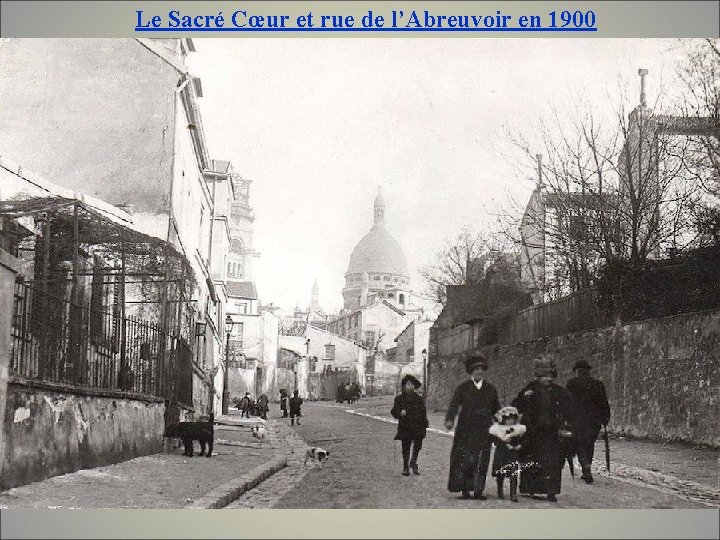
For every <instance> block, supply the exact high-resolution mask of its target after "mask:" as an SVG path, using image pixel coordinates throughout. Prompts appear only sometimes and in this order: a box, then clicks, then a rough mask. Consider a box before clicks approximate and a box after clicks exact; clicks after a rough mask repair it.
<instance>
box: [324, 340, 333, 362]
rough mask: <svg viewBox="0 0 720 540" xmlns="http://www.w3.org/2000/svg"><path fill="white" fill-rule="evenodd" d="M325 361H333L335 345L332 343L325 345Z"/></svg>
mask: <svg viewBox="0 0 720 540" xmlns="http://www.w3.org/2000/svg"><path fill="white" fill-rule="evenodd" d="M325 360H335V345H333V344H332V343H328V344H327V345H325Z"/></svg>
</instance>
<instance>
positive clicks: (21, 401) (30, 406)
mask: <svg viewBox="0 0 720 540" xmlns="http://www.w3.org/2000/svg"><path fill="white" fill-rule="evenodd" d="M164 415H165V405H164V403H163V402H162V401H160V400H157V401H144V400H143V401H140V400H135V399H129V398H120V397H107V396H105V397H104V396H98V395H78V394H72V393H68V392H62V391H59V390H50V389H49V388H47V387H43V388H34V387H32V386H28V385H26V384H18V383H17V382H15V381H11V384H9V385H8V389H7V406H6V409H5V418H4V424H3V429H4V430H5V440H4V448H3V463H2V478H1V479H0V488H2V489H9V488H11V487H15V486H19V485H23V484H27V483H30V482H35V481H38V480H43V479H45V478H49V477H51V476H55V475H58V474H64V473H68V472H72V471H76V470H78V469H87V468H92V467H98V466H101V465H107V464H109V463H116V462H119V461H123V460H126V459H131V458H134V457H137V456H142V455H147V454H153V453H156V452H161V451H162V450H163V430H164V427H165V421H164Z"/></svg>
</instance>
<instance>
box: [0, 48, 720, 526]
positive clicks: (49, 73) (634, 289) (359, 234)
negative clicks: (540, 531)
mask: <svg viewBox="0 0 720 540" xmlns="http://www.w3.org/2000/svg"><path fill="white" fill-rule="evenodd" d="M145 35H149V34H145ZM177 35H178V36H179V35H181V34H177ZM183 35H184V34H183ZM719 396H720V40H719V39H717V38H710V39H701V38H692V39H690V38H688V39H655V38H652V39H650V38H643V39H606V38H597V39H583V38H572V39H570V38H565V36H562V37H554V38H536V37H532V38H523V39H519V38H518V39H515V38H511V39H499V38H484V39H478V38H470V37H468V38H465V37H461V38H455V39H440V38H436V37H435V36H431V37H427V38H423V39H399V38H398V39H395V38H387V39H373V38H362V37H361V38H352V39H351V38H336V39H323V38H292V39H290V38H282V37H280V38H278V37H274V36H273V37H268V36H263V38H262V39H249V38H234V39H226V36H220V37H212V38H204V37H195V36H191V37H181V38H177V39H171V38H164V37H163V38H92V39H91V38H67V39H66V38H36V39H33V38H2V39H0V468H1V469H0V470H1V473H2V474H1V477H0V508H2V509H20V508H33V509H98V508H113V509H120V508H124V509H188V510H189V509H225V510H234V509H270V508H273V509H406V508H412V509H465V510H470V509H473V510H482V509H495V510H497V509H514V510H533V509H546V510H547V509H718V508H720V468H719V466H718V464H719V459H720V454H719V450H720V424H719V423H718V418H720V397H719ZM252 515H253V514H252V513H246V514H244V516H245V517H244V519H252ZM530 515H532V514H530ZM553 515H555V514H553ZM557 515H558V516H560V515H561V514H557ZM408 527H409V528H410V529H412V527H413V524H412V520H410V518H409V522H408ZM418 537H422V536H418Z"/></svg>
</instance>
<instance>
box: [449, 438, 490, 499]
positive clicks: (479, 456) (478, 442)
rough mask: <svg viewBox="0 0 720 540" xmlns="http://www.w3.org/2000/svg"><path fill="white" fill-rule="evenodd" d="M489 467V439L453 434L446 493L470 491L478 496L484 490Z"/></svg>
mask: <svg viewBox="0 0 720 540" xmlns="http://www.w3.org/2000/svg"><path fill="white" fill-rule="evenodd" d="M489 465H490V439H489V438H485V439H479V438H478V437H477V436H476V435H475V434H470V435H469V436H467V435H466V436H463V435H462V434H459V433H455V438H454V440H453V446H452V450H451V451H450V478H449V480H448V491H450V492H451V493H456V492H458V491H472V492H474V493H476V494H480V493H482V492H483V490H484V489H485V477H486V476H487V472H488V466H489Z"/></svg>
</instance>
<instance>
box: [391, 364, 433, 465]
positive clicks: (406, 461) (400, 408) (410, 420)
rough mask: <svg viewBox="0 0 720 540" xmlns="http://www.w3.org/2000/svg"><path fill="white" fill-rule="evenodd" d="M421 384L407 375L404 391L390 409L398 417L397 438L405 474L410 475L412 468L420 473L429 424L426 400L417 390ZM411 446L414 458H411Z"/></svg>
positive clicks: (403, 386) (403, 385) (404, 380)
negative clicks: (421, 452) (419, 457)
mask: <svg viewBox="0 0 720 540" xmlns="http://www.w3.org/2000/svg"><path fill="white" fill-rule="evenodd" d="M420 386H422V385H421V384H420V381H418V380H417V379H416V378H415V377H413V376H412V375H405V377H403V380H402V393H401V394H400V395H399V396H397V397H396V398H395V403H394V404H393V408H392V410H391V411H390V414H392V415H393V416H394V417H395V418H397V419H398V430H397V435H395V439H396V440H399V441H400V442H401V443H402V456H403V476H410V468H412V471H413V473H415V474H420V471H419V470H418V463H417V460H418V455H419V454H420V449H421V448H422V441H423V439H424V438H425V430H426V429H427V427H428V425H429V423H428V418H427V413H426V411H425V401H424V400H423V398H422V397H420V396H419V395H418V394H417V393H416V392H415V390H417V389H418V388H420ZM411 446H412V459H410V447H411Z"/></svg>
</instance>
